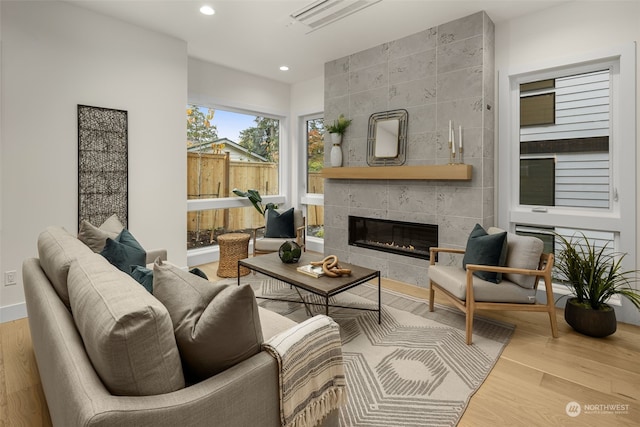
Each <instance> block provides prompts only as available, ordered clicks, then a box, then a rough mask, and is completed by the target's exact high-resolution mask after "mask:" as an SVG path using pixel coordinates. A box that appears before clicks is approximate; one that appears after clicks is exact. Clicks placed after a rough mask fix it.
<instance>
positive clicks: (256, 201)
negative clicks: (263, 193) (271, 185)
mask: <svg viewBox="0 0 640 427" xmlns="http://www.w3.org/2000/svg"><path fill="white" fill-rule="evenodd" d="M231 191H233V193H234V194H235V195H237V196H240V197H247V198H248V199H249V201H250V202H251V204H253V207H254V208H256V210H257V211H258V212H259V213H260V215H263V216H264V214H265V212H266V211H267V210H269V209H278V205H276V204H274V203H267V204H266V205H265V206H263V205H262V197H260V192H258V190H247V191H242V190H238V189H237V188H234V189H233V190H231Z"/></svg>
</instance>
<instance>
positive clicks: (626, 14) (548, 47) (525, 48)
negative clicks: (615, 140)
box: [495, 1, 640, 323]
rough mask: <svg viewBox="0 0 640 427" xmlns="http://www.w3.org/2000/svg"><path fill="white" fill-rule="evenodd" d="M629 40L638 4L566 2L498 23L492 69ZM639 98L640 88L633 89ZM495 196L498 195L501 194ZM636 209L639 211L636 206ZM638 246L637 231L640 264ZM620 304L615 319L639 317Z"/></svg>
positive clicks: (639, 35) (639, 34) (637, 25)
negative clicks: (620, 307) (619, 314)
mask: <svg viewBox="0 0 640 427" xmlns="http://www.w3.org/2000/svg"><path fill="white" fill-rule="evenodd" d="M633 41H636V42H638V41H640V3H638V2H624V1H606V2H605V1H593V2H583V1H580V2H569V3H564V4H562V5H560V6H557V7H554V8H550V9H546V10H543V11H541V12H538V13H535V14H530V15H527V16H523V17H521V18H519V19H513V20H511V21H508V22H502V23H498V24H496V45H495V47H496V70H497V71H498V73H506V72H508V70H509V69H510V68H523V67H529V66H535V65H537V64H541V65H542V66H544V64H545V63H547V62H552V61H557V60H562V59H563V58H568V57H576V56H580V55H581V54H584V55H587V54H589V53H591V52H595V51H599V50H603V49H610V48H612V47H617V46H620V45H625V44H628V43H630V42H633ZM636 55H637V48H636ZM532 68H533V67H532ZM542 68H543V67H542ZM636 73H637V77H636V81H640V80H639V79H638V77H640V72H639V69H638V68H636ZM636 90H637V91H638V92H639V93H640V85H637V86H636ZM637 99H638V93H636V100H637ZM498 110H500V106H498ZM636 113H637V115H638V117H636V123H637V122H638V119H640V109H637V111H636ZM636 127H637V126H636ZM496 133H497V132H496ZM507 143H508V141H499V142H498V147H499V146H500V144H507ZM629 143H630V144H633V143H635V145H636V147H637V146H638V134H637V131H636V139H635V141H629ZM639 162H640V150H636V165H637V164H638V163H639ZM636 169H637V168H636ZM632 176H633V175H632ZM504 178H505V179H506V177H504ZM639 188H640V187H639ZM497 196H498V197H500V195H499V194H498V195H497ZM637 201H638V203H640V197H637ZM637 212H638V213H640V206H639V207H638V209H637ZM499 215H500V216H502V218H503V219H504V216H505V215H506V212H499ZM637 222H638V221H637V220H636V223H637ZM638 249H639V248H638V236H636V254H637V255H636V257H637V258H638V259H637V261H636V265H637V266H640V250H638ZM622 308H623V310H622V311H623V312H622V317H620V316H619V320H622V321H626V322H633V323H639V322H640V316H639V315H638V312H637V310H636V309H635V308H634V307H633V306H631V304H626V305H625V304H624V302H623V307H622Z"/></svg>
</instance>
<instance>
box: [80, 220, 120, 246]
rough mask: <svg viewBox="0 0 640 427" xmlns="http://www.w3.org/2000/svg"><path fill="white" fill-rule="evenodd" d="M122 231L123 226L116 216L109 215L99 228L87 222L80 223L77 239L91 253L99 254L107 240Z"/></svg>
mask: <svg viewBox="0 0 640 427" xmlns="http://www.w3.org/2000/svg"><path fill="white" fill-rule="evenodd" d="M123 229H124V225H122V223H121V222H120V220H119V219H118V216H117V215H116V214H113V215H111V216H110V217H109V218H107V219H106V221H105V222H103V223H102V225H100V226H99V227H96V226H95V225H93V224H91V223H90V222H89V221H87V220H82V221H80V227H79V231H78V239H80V241H81V242H82V243H84V244H85V245H87V246H89V247H90V248H91V250H92V251H93V252H100V251H101V250H102V249H103V248H104V245H105V244H106V242H107V238H108V237H111V238H112V239H114V238H115V237H116V236H117V235H118V234H120V232H121V231H122V230H123Z"/></svg>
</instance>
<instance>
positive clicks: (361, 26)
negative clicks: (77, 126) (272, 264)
mask: <svg viewBox="0 0 640 427" xmlns="http://www.w3.org/2000/svg"><path fill="white" fill-rule="evenodd" d="M69 1H70V2H71V3H74V4H76V5H78V6H80V7H83V8H87V9H91V10H94V11H97V12H100V13H103V14H105V15H109V16H112V17H115V18H118V19H121V20H123V21H126V22H129V23H132V24H134V25H137V26H140V27H143V28H147V29H151V30H154V31H157V32H160V33H164V34H168V35H170V36H173V37H176V38H178V39H181V40H184V41H186V42H187V46H188V54H189V56H192V57H195V58H199V59H203V60H206V61H209V62H213V63H216V64H221V65H224V66H227V67H230V68H233V69H237V70H242V71H246V72H249V73H252V74H256V75H259V76H263V77H267V78H270V79H274V80H278V81H281V82H285V83H296V82H300V81H304V80H308V79H311V78H314V77H319V76H322V74H323V71H324V63H325V62H327V61H331V60H334V59H337V58H341V57H343V56H346V55H349V54H352V53H355V52H359V51H361V50H364V49H367V48H370V47H373V46H377V45H379V44H381V43H384V42H388V41H392V40H396V39H399V38H402V37H404V36H407V35H410V34H413V33H417V32H419V31H422V30H425V29H427V28H431V27H434V26H437V25H439V24H444V23H446V22H449V21H452V20H454V19H458V18H461V17H464V16H467V15H470V14H472V13H475V12H478V11H481V10H484V11H486V12H487V14H488V15H489V16H490V17H491V19H492V20H493V21H494V22H495V23H499V22H502V21H505V20H509V19H512V18H515V17H518V16H521V15H525V14H528V13H532V12H535V11H537V10H541V9H545V8H548V7H552V6H555V5H557V4H560V3H565V2H566V1H561V0H548V1H547V0H497V1H495V0H494V1H485V0H441V1H436V0H382V1H380V2H378V3H375V4H373V5H371V6H369V7H367V8H365V9H363V10H360V11H358V12H356V13H354V14H352V15H349V16H346V17H344V18H343V19H341V20H339V21H337V22H334V23H332V24H329V25H327V26H325V27H323V28H320V29H317V30H316V31H313V32H311V33H308V31H309V29H308V28H307V27H305V26H303V25H302V24H300V23H295V24H293V25H292V24H291V22H292V21H293V20H292V19H291V18H290V15H291V14H292V13H294V12H297V11H299V10H300V9H301V8H303V7H305V6H307V5H308V4H310V3H312V2H313V1H314V0H173V1H164V0H128V1H126V0H125V1H122V0H69ZM203 4H209V5H211V6H212V7H213V8H214V9H215V11H216V13H215V15H213V16H205V15H202V14H201V13H200V12H199V8H200V6H201V5H203ZM307 33H308V34H307ZM281 65H288V66H289V67H290V70H289V71H287V72H283V71H280V70H279V67H280V66H281Z"/></svg>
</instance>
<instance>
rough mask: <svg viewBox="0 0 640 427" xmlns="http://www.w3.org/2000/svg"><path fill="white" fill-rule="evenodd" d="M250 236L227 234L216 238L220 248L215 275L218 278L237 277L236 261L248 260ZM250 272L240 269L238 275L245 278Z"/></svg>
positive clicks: (246, 269) (244, 268)
mask: <svg viewBox="0 0 640 427" xmlns="http://www.w3.org/2000/svg"><path fill="white" fill-rule="evenodd" d="M250 238H251V235H250V234H246V233H228V234H222V235H220V236H218V246H219V247H220V261H219V262H218V271H217V273H216V274H217V275H218V276H219V277H238V261H239V260H241V259H245V258H249V239H250ZM249 272H250V270H249V269H248V268H246V267H240V275H241V276H246V275H247V274H249Z"/></svg>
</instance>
